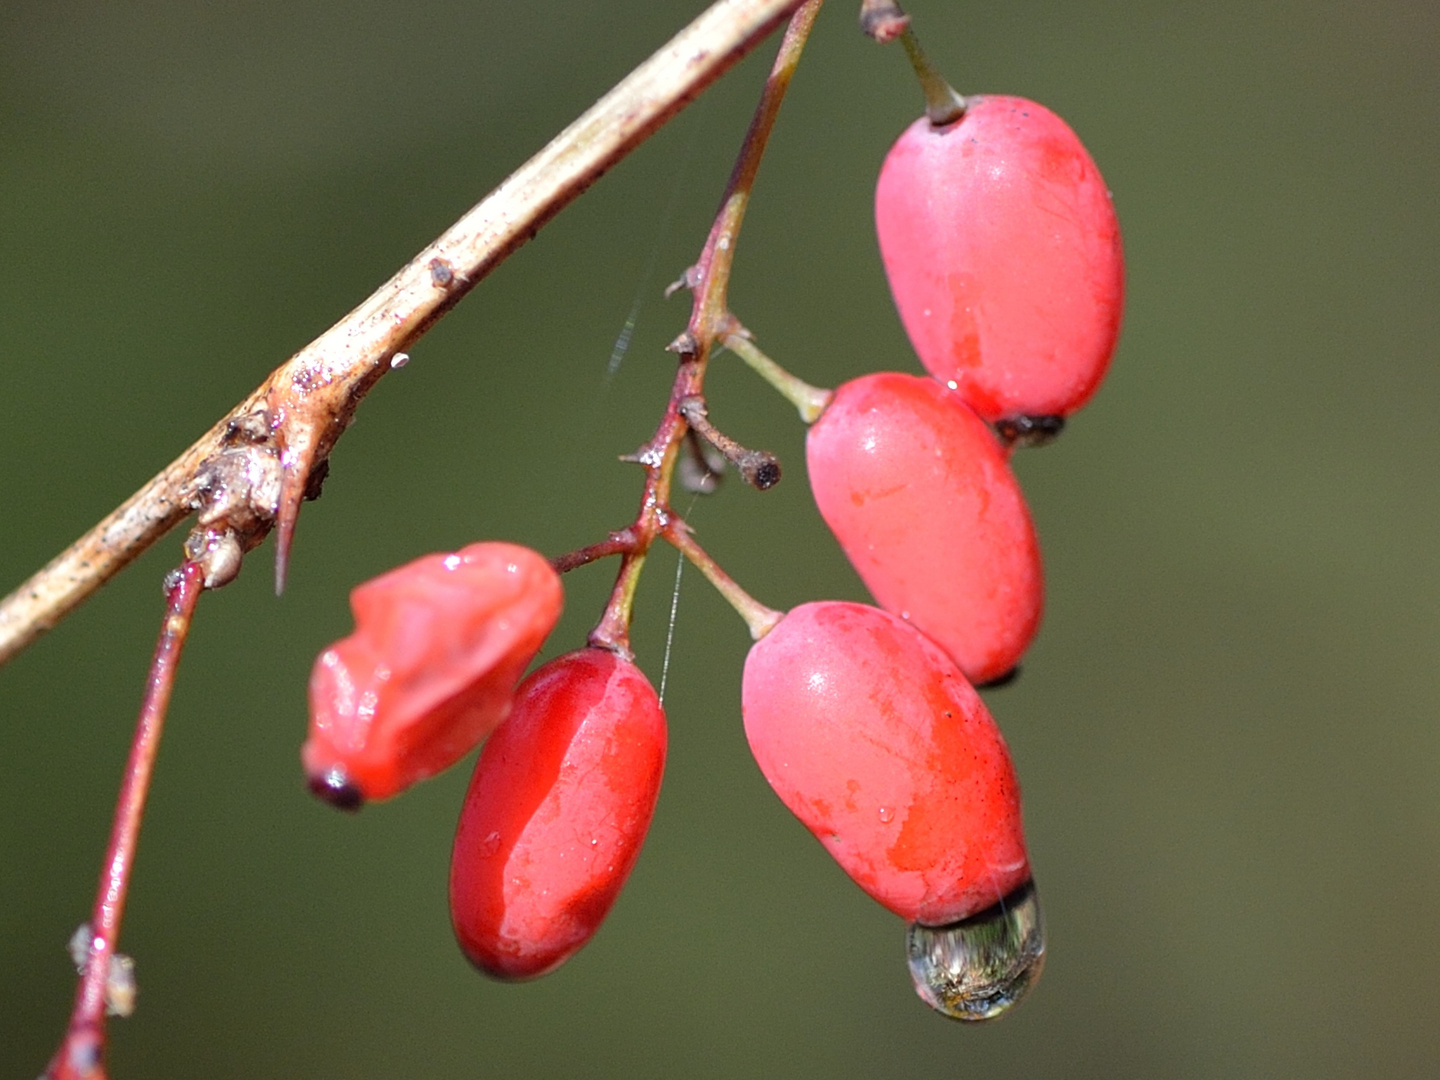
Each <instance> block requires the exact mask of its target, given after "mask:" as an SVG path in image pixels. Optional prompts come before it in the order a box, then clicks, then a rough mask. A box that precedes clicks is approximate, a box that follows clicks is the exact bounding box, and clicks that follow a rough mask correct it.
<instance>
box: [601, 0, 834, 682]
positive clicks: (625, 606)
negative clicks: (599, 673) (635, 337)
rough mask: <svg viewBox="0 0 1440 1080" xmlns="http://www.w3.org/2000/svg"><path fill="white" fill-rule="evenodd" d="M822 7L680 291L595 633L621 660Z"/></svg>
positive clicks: (778, 68) (791, 54)
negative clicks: (629, 518) (681, 323)
mask: <svg viewBox="0 0 1440 1080" xmlns="http://www.w3.org/2000/svg"><path fill="white" fill-rule="evenodd" d="M821 2H822V0H806V2H805V3H803V4H801V5H800V6H799V7H798V8H796V10H795V14H794V15H793V16H792V17H791V19H790V25H789V26H787V27H786V28H785V34H784V36H783V37H782V38H781V40H780V48H779V50H778V51H777V53H776V55H775V62H774V64H773V65H771V68H770V75H769V77H768V78H767V79H766V80H765V88H764V89H763V90H762V91H761V93H760V101H759V104H757V105H756V107H755V114H754V116H753V117H752V118H751V120H750V127H749V129H748V130H747V131H746V132H745V139H744V142H742V143H741V146H740V154H739V156H738V157H737V158H736V159H735V168H734V169H733V170H732V171H731V173H730V179H729V181H728V182H727V183H726V185H725V194H724V196H723V197H722V198H721V200H720V209H719V211H718V212H717V213H716V215H715V221H714V223H713V224H712V225H711V226H710V233H709V235H708V236H707V237H706V240H705V247H704V248H703V249H702V250H701V252H700V259H699V261H698V262H697V263H696V264H695V265H694V266H692V267H691V268H690V269H689V270H687V271H686V272H685V277H684V278H682V279H681V282H680V285H679V286H678V287H688V288H690V289H691V290H692V291H693V293H694V302H693V305H692V307H691V311H690V321H689V323H688V324H687V325H686V328H685V332H684V333H682V334H681V335H680V336H679V337H678V338H676V339H675V341H674V342H672V343H671V345H670V349H671V351H673V352H676V353H678V354H679V356H680V363H679V365H678V368H677V370H676V372H675V381H674V382H673V383H672V384H671V387H670V400H669V402H668V403H667V405H666V407H665V414H664V416H662V417H661V419H660V424H659V426H658V427H656V429H655V434H654V435H652V436H651V437H650V441H649V442H647V443H646V444H645V445H644V446H642V447H641V448H640V449H639V451H637V452H636V453H635V454H634V455H633V456H632V457H631V458H630V460H632V461H636V462H639V463H640V464H641V465H643V466H645V489H644V493H643V494H642V495H641V498H640V509H639V512H638V513H637V514H636V518H635V523H634V525H633V526H632V527H631V528H632V531H633V534H634V536H635V547H634V549H633V550H631V551H629V552H626V553H625V555H624V556H623V558H622V562H621V565H620V572H619V574H618V576H617V577H616V580H615V587H614V588H613V589H612V590H611V593H610V602H609V603H608V604H607V605H606V607H605V614H604V615H603V616H601V618H600V621H599V623H597V624H596V626H595V629H594V630H592V631H590V638H589V640H590V644H591V645H595V646H598V647H601V648H606V649H610V650H612V651H613V652H616V653H619V654H620V655H622V656H627V657H628V656H629V655H630V612H631V609H632V607H633V606H634V601H635V590H636V587H637V585H638V583H639V579H640V573H641V570H642V569H643V568H644V565H645V558H646V556H647V555H648V553H649V551H650V546H651V544H653V543H654V542H655V539H656V538H657V537H659V536H660V535H661V534H662V533H664V534H665V535H667V536H668V535H669V533H668V530H671V529H674V528H677V527H678V526H677V525H676V522H677V521H678V517H677V515H676V514H675V513H674V512H673V511H672V510H671V508H670V486H671V481H672V479H673V476H674V472H675V461H676V458H677V455H678V453H679V450H680V447H681V445H682V444H683V443H684V440H685V436H686V433H687V432H688V431H689V430H690V426H689V423H688V421H687V419H686V417H685V413H684V408H683V407H684V404H685V403H686V402H687V401H689V402H693V401H696V400H699V401H703V400H704V398H703V393H704V386H705V368H706V365H707V364H708V362H709V359H710V353H711V351H712V349H713V348H714V345H715V342H716V340H717V339H718V338H719V336H720V334H722V333H723V332H724V331H725V330H726V328H727V327H728V326H729V325H730V323H731V321H732V319H731V316H730V314H729V311H728V308H727V290H728V287H729V284H730V268H731V265H732V264H733V262H734V258H735V244H736V241H737V240H738V239H739V235H740V226H741V224H742V223H743V221H744V219H745V208H746V207H747V206H748V205H749V202H750V193H751V191H752V190H753V188H754V185H755V175H756V173H757V172H758V171H759V169H760V162H761V160H762V159H763V158H764V156H765V147H766V145H767V144H768V142H769V140H770V133H771V131H772V130H773V129H774V127H775V118H776V116H777V115H778V114H779V112H780V105H781V103H782V102H783V101H784V100H785V92H786V91H787V90H788V89H789V88H790V80H791V79H792V78H793V77H794V75H795V69H796V67H797V66H799V63H800V55H801V53H802V52H803V51H804V49H805V42H806V40H807V39H808V38H809V36H810V30H811V28H812V27H813V26H814V24H815V16H816V15H817V14H818V13H819V11H820V4H821ZM672 542H673V541H672Z"/></svg>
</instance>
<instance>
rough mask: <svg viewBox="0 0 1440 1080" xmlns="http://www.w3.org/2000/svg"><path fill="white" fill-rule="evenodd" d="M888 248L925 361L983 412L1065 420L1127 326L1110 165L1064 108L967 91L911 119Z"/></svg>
mask: <svg viewBox="0 0 1440 1080" xmlns="http://www.w3.org/2000/svg"><path fill="white" fill-rule="evenodd" d="M875 223H876V228H877V230H878V232H879V237H880V254H881V257H882V258H883V260H884V263H885V272H886V274H887V275H888V277H889V279H890V291H891V292H892V293H893V294H894V297H895V303H896V306H897V307H898V308H899V309H900V319H901V321H902V322H903V323H904V324H905V330H906V332H907V333H908V334H909V335H910V341H911V343H912V344H913V345H914V346H915V351H916V352H917V353H918V354H919V356H920V360H921V362H922V363H923V364H924V365H925V367H926V368H927V369H928V370H929V371H930V373H931V374H932V375H934V376H935V377H936V378H937V379H939V380H941V381H942V382H947V383H951V384H953V385H954V386H956V387H957V388H958V389H959V391H960V393H961V394H962V395H964V397H965V400H966V401H968V402H969V403H970V405H971V406H972V407H973V408H974V409H975V411H976V412H978V413H979V414H980V415H981V416H983V417H984V418H985V419H986V420H990V421H998V420H1003V419H1013V418H1016V417H1019V416H1065V415H1068V414H1069V413H1072V412H1074V411H1075V410H1076V409H1078V408H1080V407H1081V406H1082V405H1084V404H1085V402H1086V401H1087V400H1089V398H1090V396H1091V395H1092V394H1093V393H1094V392H1095V389H1096V387H1097V386H1098V385H1099V383H1100V380H1101V378H1102V377H1103V376H1104V374H1105V368H1106V366H1107V365H1108V364H1109V362H1110V354H1111V353H1112V352H1113V351H1114V349H1115V340H1116V337H1117V336H1118V334H1119V330H1120V312H1121V307H1122V306H1123V303H1124V258H1123V255H1122V253H1121V248H1120V227H1119V223H1118V222H1117V221H1116V219H1115V209H1114V206H1113V205H1112V203H1111V199H1110V192H1109V191H1108V190H1107V188H1106V187H1105V181H1104V179H1103V178H1102V177H1101V176H1100V171H1099V170H1098V169H1097V168H1096V167H1095V163H1094V162H1093V161H1092V160H1091V159H1090V155H1089V154H1088V153H1087V152H1086V150H1085V147H1084V146H1082V145H1081V144H1080V140H1079V139H1077V138H1076V137H1075V133H1074V132H1073V131H1071V130H1070V128H1069V127H1067V126H1066V124H1065V122H1064V121H1063V120H1061V119H1060V118H1059V117H1058V116H1056V115H1055V114H1054V113H1052V112H1050V111H1049V110H1048V109H1046V108H1045V107H1044V106H1041V105H1037V104H1035V103H1034V102H1033V101H1026V100H1025V99H1023V98H1015V97H971V98H968V99H967V107H966V110H965V115H964V116H963V117H962V118H961V119H960V120H958V121H957V122H955V123H953V124H949V125H947V126H945V127H943V128H934V127H932V126H931V125H930V122H929V121H928V120H926V119H921V120H918V121H916V122H915V123H914V124H912V125H911V126H910V127H909V128H908V129H906V131H905V133H904V134H903V135H901V136H900V138H899V140H898V141H897V142H896V143H895V145H894V147H892V148H891V150H890V153H889V155H888V156H887V157H886V159H885V165H884V167H883V168H882V169H881V171H880V182H879V186H878V188H877V190H876V192H875Z"/></svg>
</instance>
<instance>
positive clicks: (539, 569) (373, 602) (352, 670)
mask: <svg viewBox="0 0 1440 1080" xmlns="http://www.w3.org/2000/svg"><path fill="white" fill-rule="evenodd" d="M562 600H563V596H562V592H561V587H560V578H559V576H558V575H557V574H556V573H555V571H554V570H552V569H551V568H550V564H549V563H548V562H547V561H546V560H545V558H544V557H543V556H542V555H540V554H538V553H537V552H534V551H531V550H530V549H529V548H525V547H519V546H517V545H515V544H503V543H482V544H471V545H470V546H469V547H465V548H462V549H461V550H460V551H458V552H456V553H454V554H437V555H426V556H424V557H423V558H420V559H416V560H415V561H414V562H411V563H406V564H405V565H404V566H401V567H397V568H396V569H394V570H391V571H390V572H389V573H386V574H382V575H381V576H380V577H377V578H375V579H374V580H372V581H368V582H366V583H365V584H363V585H361V586H359V587H357V588H356V589H355V590H354V591H353V592H351V594H350V608H351V610H352V611H353V612H354V614H355V632H354V633H353V634H351V635H350V636H349V637H347V638H344V639H342V640H340V641H337V642H336V643H335V644H334V645H332V646H331V647H330V648H328V649H326V650H325V651H324V652H322V653H321V654H320V656H319V658H318V659H317V660H316V661H315V668H314V670H313V671H312V672H311V675H310V736H309V738H308V739H306V741H305V746H304V748H303V749H302V750H301V758H302V760H303V761H304V764H305V772H306V774H307V775H308V776H309V778H310V786H311V789H312V790H313V791H315V793H316V794H318V795H320V796H322V797H323V798H326V799H329V800H330V801H331V802H334V803H336V804H337V805H340V806H344V807H346V808H349V809H353V808H356V807H358V806H359V805H360V804H361V803H362V802H364V801H366V800H372V799H387V798H389V797H390V796H392V795H396V794H398V793H399V792H401V791H403V790H404V789H405V788H407V787H409V786H410V785H411V784H413V783H415V782H416V781H417V780H423V779H425V778H426V777H429V776H433V775H434V774H435V773H438V772H440V771H441V770H442V769H445V768H448V767H449V766H451V765H453V764H454V763H455V762H456V761H458V760H460V758H462V757H464V756H465V755H466V754H467V753H469V752H470V751H471V750H473V749H475V747H476V746H478V745H479V744H480V742H481V741H482V740H483V739H484V738H485V737H486V736H487V735H489V734H490V732H491V731H492V730H494V728H495V726H496V725H497V724H499V723H500V721H502V720H503V719H505V717H506V715H507V714H508V713H509V711H510V702H511V697H512V695H513V693H514V690H515V684H516V683H517V682H518V681H519V679H520V676H521V675H522V674H524V672H525V668H526V667H527V666H528V665H529V663H530V661H531V660H532V659H534V657H535V654H536V653H537V652H538V651H539V650H540V646H541V645H542V644H543V643H544V641H545V637H546V635H548V634H549V633H550V630H551V629H552V628H553V627H554V625H555V621H556V620H557V619H558V618H559V617H560V608H561V603H562Z"/></svg>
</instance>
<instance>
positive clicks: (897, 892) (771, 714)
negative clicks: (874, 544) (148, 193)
mask: <svg viewBox="0 0 1440 1080" xmlns="http://www.w3.org/2000/svg"><path fill="white" fill-rule="evenodd" d="M742 703H743V709H744V715H745V734H746V737H747V738H748V739H749V740H750V749H751V751H752V752H753V753H754V755H755V760H756V762H757V763H758V764H759V765H760V771H761V772H763V773H764V774H765V778H766V779H767V780H768V781H769V782H770V786H771V787H772V788H774V789H775V793H776V794H777V795H779V796H780V799H781V801H783V802H784V803H785V805H786V806H788V807H789V808H790V810H791V811H792V812H793V813H794V814H795V816H796V817H798V818H799V819H800V820H801V821H802V822H804V824H805V826H806V828H808V829H809V830H810V831H811V832H812V833H814V834H815V836H816V838H817V839H819V841H820V842H821V843H822V844H824V845H825V848H826V849H827V850H828V851H829V852H830V854H831V855H833V856H834V857H835V860H836V862H838V863H839V864H840V866H841V867H842V868H843V869H844V870H845V872H846V873H847V874H849V875H850V876H851V877H852V878H853V879H854V880H855V882H856V883H857V884H858V885H859V886H860V887H861V888H862V889H864V890H865V891H866V892H867V893H869V894H870V895H871V896H873V897H874V898H875V899H876V900H878V901H879V902H880V903H881V904H883V905H884V906H885V907H887V908H889V909H890V910H891V911H893V912H895V913H896V914H897V915H900V916H901V917H902V918H905V919H907V920H911V921H915V922H921V923H924V924H926V925H930V926H944V925H947V924H950V923H953V922H956V921H958V920H960V919H964V918H966V917H968V916H970V915H974V914H975V913H977V912H979V911H983V910H985V909H986V908H988V907H990V906H991V905H993V904H995V903H996V902H997V901H998V900H1000V899H1001V898H1003V897H1005V896H1007V895H1009V894H1010V893H1012V892H1013V891H1014V890H1015V889H1016V888H1018V887H1019V886H1021V885H1023V884H1025V882H1026V881H1028V880H1029V878H1030V867H1029V863H1028V861H1027V859H1026V855H1025V838H1024V833H1023V830H1022V826H1021V821H1020V787H1019V784H1018V783H1017V782H1016V779H1015V771H1014V768H1013V766H1012V765H1011V763H1010V754H1009V751H1008V750H1007V749H1006V747H1005V740H1004V739H1003V738H1001V735H1000V729H999V728H997V727H996V726H995V721H994V720H992V719H991V717H990V713H989V712H988V711H987V710H986V708H985V705H984V703H983V702H982V701H981V700H980V697H979V695H978V694H976V693H975V691H974V690H973V689H972V688H971V686H970V684H969V683H968V682H966V681H965V677H964V676H963V675H961V674H960V671H959V670H958V669H957V668H956V667H955V665H954V664H953V663H952V662H951V661H950V659H949V658H948V657H947V656H946V655H945V654H944V653H942V652H941V651H940V650H939V649H938V648H937V647H936V646H935V645H934V644H932V643H931V642H930V641H929V640H928V639H927V638H925V636H924V635H922V634H921V633H919V632H918V631H917V630H915V628H914V627H912V626H909V625H908V624H906V623H904V622H902V621H900V620H899V619H897V618H895V617H894V616H893V615H890V614H889V613H887V612H884V611H880V610H878V609H876V608H872V607H867V606H864V605H862V604H850V603H843V602H839V601H831V602H824V603H813V604H802V605H801V606H800V607H797V608H795V609H794V610H792V611H790V612H789V613H788V614H787V615H786V616H785V617H784V618H783V619H782V620H781V621H780V622H779V623H778V624H777V625H776V626H775V628H774V629H773V630H771V631H770V633H769V634H767V635H766V636H765V637H763V638H761V639H760V641H758V642H757V643H756V644H755V645H754V646H753V647H752V648H751V649H750V655H749V657H748V658H747V659H746V661H745V678H744V685H743V689H742Z"/></svg>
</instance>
